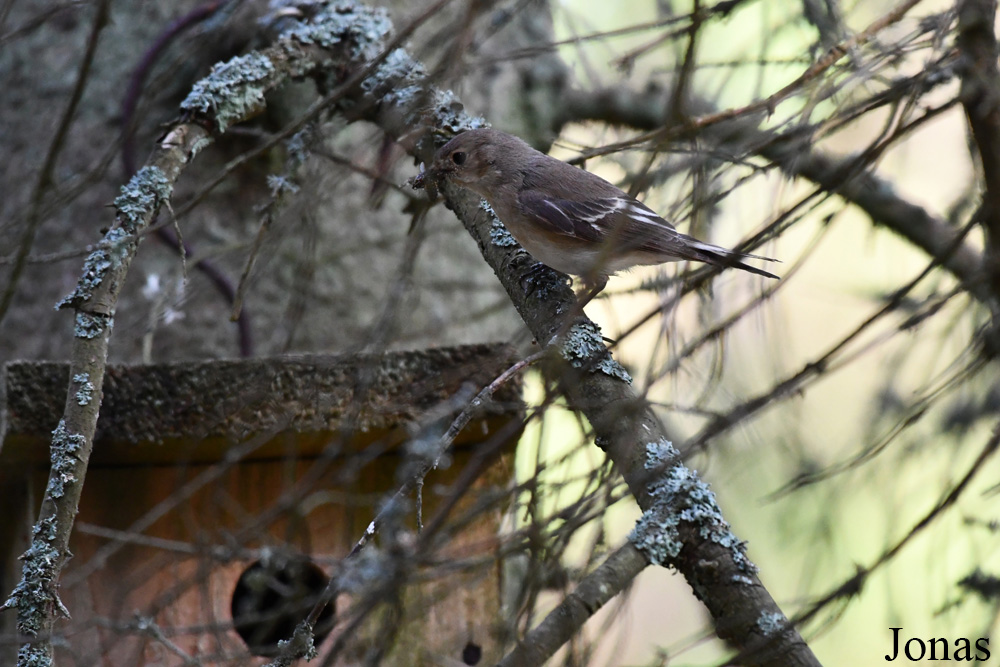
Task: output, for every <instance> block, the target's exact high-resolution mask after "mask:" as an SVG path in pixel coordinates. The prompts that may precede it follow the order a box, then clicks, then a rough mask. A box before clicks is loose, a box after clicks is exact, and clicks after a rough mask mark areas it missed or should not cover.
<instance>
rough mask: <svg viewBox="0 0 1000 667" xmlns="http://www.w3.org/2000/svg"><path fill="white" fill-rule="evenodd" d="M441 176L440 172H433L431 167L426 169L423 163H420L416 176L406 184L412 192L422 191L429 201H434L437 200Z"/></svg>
mask: <svg viewBox="0 0 1000 667" xmlns="http://www.w3.org/2000/svg"><path fill="white" fill-rule="evenodd" d="M442 176H443V175H442V174H441V173H440V171H438V170H435V169H434V168H433V167H432V168H431V169H426V168H425V165H424V163H423V162H421V163H420V171H419V172H418V173H417V175H416V176H414V177H413V178H411V179H410V180H409V181H407V183H408V184H409V186H410V187H411V188H413V189H414V190H423V191H424V192H426V193H427V196H428V197H429V198H430V199H432V200H434V199H437V198H438V192H439V191H440V189H441V187H440V183H441V179H442Z"/></svg>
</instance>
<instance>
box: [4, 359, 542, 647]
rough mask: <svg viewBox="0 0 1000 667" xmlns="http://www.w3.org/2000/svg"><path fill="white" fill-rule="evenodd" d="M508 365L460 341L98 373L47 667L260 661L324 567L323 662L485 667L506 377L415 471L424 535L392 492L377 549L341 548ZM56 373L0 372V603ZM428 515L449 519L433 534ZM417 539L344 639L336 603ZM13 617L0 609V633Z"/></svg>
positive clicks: (505, 449) (43, 446) (369, 583)
mask: <svg viewBox="0 0 1000 667" xmlns="http://www.w3.org/2000/svg"><path fill="white" fill-rule="evenodd" d="M513 354H514V353H513V351H512V350H511V349H510V348H508V347H505V346H493V345H477V346H464V347H458V348H447V349H436V350H426V351H420V352H409V353H388V354H384V355H379V356H365V355H361V356H346V357H315V356H309V357H296V358H281V359H264V360H252V361H210V362H199V363H182V364H164V365H151V366H134V367H111V368H109V370H108V374H107V378H106V380H105V385H104V399H103V402H102V406H101V417H100V421H99V423H98V432H97V436H96V440H95V446H94V450H93V454H92V457H91V461H90V469H89V471H88V473H87V479H86V481H85V484H84V488H83V497H82V500H81V504H80V511H79V515H78V517H77V522H76V524H75V528H74V535H73V539H72V541H71V550H72V552H73V554H74V556H73V558H72V560H71V561H70V563H69V565H68V566H67V569H66V570H65V571H64V573H63V577H62V580H61V589H60V594H61V597H62V599H63V601H64V602H65V603H66V606H67V607H68V608H69V610H70V612H71V614H72V619H71V620H68V621H66V622H63V623H60V624H59V625H58V627H59V629H60V630H61V631H64V633H65V634H64V638H65V641H62V640H60V642H59V643H58V644H57V646H60V648H58V649H57V660H58V661H59V663H60V664H62V665H74V664H79V665H83V664H87V665H94V664H103V665H114V666H115V667H119V666H124V665H151V664H162V665H174V664H178V665H179V664H184V656H193V657H196V658H197V660H198V661H199V664H206V665H229V664H233V665H235V664H240V665H247V664H262V663H264V662H266V661H267V658H266V657H257V656H255V655H252V654H259V655H260V656H266V655H267V653H268V651H269V648H268V647H273V641H274V638H275V637H278V636H282V635H286V634H288V633H290V631H291V629H292V628H293V627H294V622H295V621H294V619H301V618H303V617H304V616H305V615H306V613H308V609H309V608H311V607H312V604H313V602H314V601H315V597H316V595H317V594H318V592H319V591H320V590H322V588H323V587H325V586H326V583H327V581H328V579H329V577H330V576H331V575H339V576H340V577H341V581H342V582H343V587H344V588H346V589H347V590H346V592H345V593H343V594H341V595H339V596H338V597H337V599H336V601H335V608H336V612H337V613H336V614H333V613H332V610H331V609H329V608H328V610H327V612H326V615H325V616H324V617H322V618H321V623H320V625H321V626H322V627H318V628H317V630H318V631H325V632H329V633H330V635H331V636H330V637H329V638H328V639H327V640H326V641H325V642H324V643H323V644H322V645H321V646H320V649H321V650H320V653H321V655H322V654H323V653H325V652H329V651H330V650H331V648H332V647H333V646H334V645H335V644H339V643H342V644H343V646H342V647H340V648H341V650H340V652H339V654H338V655H339V657H338V660H337V662H336V664H353V663H357V662H360V661H363V660H364V659H365V656H366V655H372V654H373V653H372V652H373V651H374V652H378V651H384V652H385V657H384V659H383V660H382V663H381V664H389V665H394V664H398V665H419V664H479V663H481V664H487V662H488V661H495V660H496V659H498V658H499V657H500V654H499V651H500V648H501V647H499V646H497V644H496V641H495V639H494V637H493V632H494V629H495V625H496V621H497V618H498V613H499V591H500V584H501V582H500V566H499V558H497V557H496V551H497V548H498V539H497V538H498V532H499V530H500V522H501V518H502V515H503V513H504V512H505V510H506V509H507V503H506V500H505V498H506V495H505V494H504V492H503V491H504V490H505V489H506V488H508V487H509V484H510V481H511V479H512V477H513V472H512V464H511V459H510V456H509V454H510V453H511V452H512V451H513V448H512V445H513V443H515V442H516V440H517V437H518V436H519V435H520V429H521V423H522V420H523V416H524V408H523V404H522V402H521V397H520V385H519V383H518V382H516V381H515V382H513V383H509V384H506V385H505V386H503V387H501V389H500V390H499V391H498V392H497V393H496V394H495V395H494V398H493V400H492V401H491V402H490V403H489V405H486V406H484V408H483V409H482V410H480V411H479V412H477V414H476V417H475V418H474V419H473V420H472V422H470V423H469V424H468V426H467V427H466V428H464V429H463V430H462V431H461V433H460V434H459V436H458V437H457V439H456V440H455V443H454V446H453V447H452V448H451V449H450V450H449V453H448V454H447V456H446V459H445V461H444V465H443V466H442V467H441V468H440V469H439V470H435V471H433V472H431V474H430V475H428V477H427V479H426V486H425V487H424V488H423V491H422V493H421V494H420V499H421V501H422V507H421V508H420V509H421V512H422V516H423V518H424V521H425V522H427V526H428V529H433V530H435V531H436V532H434V533H433V534H428V533H427V531H426V530H425V532H424V533H421V534H419V535H418V533H417V532H416V525H415V517H416V506H415V501H416V497H415V494H414V493H410V494H408V495H407V497H406V501H407V502H402V503H399V505H398V508H397V512H396V513H395V514H393V513H390V514H392V516H393V519H392V521H390V522H389V524H388V526H389V527H388V528H386V529H385V530H384V531H383V532H382V533H380V535H379V536H378V537H376V539H375V542H374V548H370V549H366V550H365V551H363V552H362V554H363V555H362V556H359V557H357V558H353V559H351V560H350V561H349V562H348V561H345V557H346V556H347V554H348V553H349V552H350V551H351V549H352V547H353V546H354V545H355V544H356V543H357V541H358V539H359V538H360V537H361V536H362V535H363V534H364V532H365V529H366V527H367V526H368V524H369V522H370V521H371V520H372V518H373V517H374V516H375V514H376V513H377V511H378V510H379V508H380V507H382V506H383V505H384V503H385V501H386V500H387V499H388V498H389V497H390V496H391V495H392V493H393V492H394V491H395V490H396V489H398V488H399V487H400V484H401V481H402V480H403V479H405V478H407V477H408V476H411V475H412V472H413V470H414V469H415V468H416V466H418V465H419V464H420V460H421V459H420V455H421V453H422V452H426V451H427V444H428V443H433V442H435V441H436V440H437V439H438V438H439V437H440V436H441V435H442V434H443V432H444V431H445V430H446V429H447V428H448V426H449V425H450V424H451V422H452V420H453V418H454V417H455V415H456V414H457V413H458V412H459V411H460V410H461V408H462V407H464V406H465V404H466V403H467V402H468V399H469V398H471V397H472V396H473V395H474V394H475V392H477V391H478V390H479V389H481V388H482V387H484V386H485V385H487V384H489V383H490V382H491V381H492V380H493V379H494V378H496V377H497V376H498V375H499V374H500V373H502V372H503V371H504V370H506V369H507V368H508V367H509V366H510V365H511V364H512V363H513V362H514V361H515V359H514V356H513ZM67 374H68V367H67V366H66V365H64V364H58V363H34V362H24V363H13V364H8V366H7V367H6V369H5V377H4V383H3V384H4V392H5V393H4V396H3V409H4V415H3V428H4V431H3V439H2V445H0V505H2V507H3V511H2V512H0V576H2V582H0V584H2V586H0V596H2V595H6V593H8V592H10V590H11V589H12V588H13V586H14V585H15V584H16V583H17V581H18V580H19V579H20V577H21V571H20V566H19V563H18V562H17V556H18V555H19V554H20V553H22V552H23V551H24V550H25V549H26V548H27V547H28V543H29V538H30V530H31V526H32V524H33V522H34V520H35V518H36V517H37V511H38V504H39V502H40V500H41V494H42V493H43V492H44V489H45V485H46V478H47V474H48V445H49V441H50V439H51V435H50V434H51V431H52V430H53V429H54V428H55V427H56V425H57V423H58V420H59V418H60V415H61V413H62V404H63V402H64V400H65V392H66V387H67V385H68V376H67ZM462 399H464V400H462ZM487 454H489V455H487ZM470 481H471V483H470ZM463 490H464V492H463ZM438 512H447V516H448V517H449V519H450V520H449V521H448V522H446V523H442V524H435V523H433V522H434V521H435V517H436V516H437V513H438ZM441 526H449V527H448V528H446V529H441ZM453 526H458V527H457V528H455V527H453ZM418 543H419V544H426V545H428V546H430V547H432V548H431V549H428V550H426V552H418V551H412V553H414V554H416V553H426V554H428V558H427V562H412V563H409V564H408V569H407V571H406V572H405V573H402V574H403V575H405V576H406V577H407V581H408V582H409V584H408V585H407V586H405V587H404V589H403V591H404V593H403V595H402V596H401V597H399V596H395V597H394V598H393V599H379V600H378V604H379V611H377V612H376V613H375V614H374V615H373V617H372V618H370V619H369V622H367V623H366V624H364V625H363V626H361V628H360V629H359V628H355V627H354V626H353V624H352V618H353V617H354V613H355V612H356V611H357V610H356V609H354V610H353V611H352V609H353V607H352V605H353V606H354V607H357V606H358V603H359V601H360V600H363V599H366V598H365V595H366V593H367V592H369V591H370V590H372V589H376V590H377V589H378V587H379V586H380V585H381V584H383V583H384V581H382V580H381V579H382V578H383V577H387V576H390V575H391V574H392V572H391V571H390V570H389V569H382V568H383V567H384V566H385V565H386V564H387V563H389V562H393V561H392V559H391V558H390V556H389V555H387V554H392V553H399V552H401V551H402V552H406V553H411V552H409V551H407V549H410V550H413V549H414V545H415V544H418ZM417 560H419V558H417ZM396 562H397V563H398V559H397V560H396ZM395 574H397V575H399V574H400V573H399V572H396V573H395ZM13 616H14V614H13V613H12V612H6V613H4V614H2V615H0V631H2V633H3V635H4V636H6V637H8V638H10V637H12V636H13V635H14V634H16V633H15V631H14V618H13ZM234 617H235V618H236V621H235V622H234ZM15 653H16V643H10V642H2V643H0V664H13V656H14V655H15Z"/></svg>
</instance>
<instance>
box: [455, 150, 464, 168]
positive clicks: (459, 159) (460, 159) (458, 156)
mask: <svg viewBox="0 0 1000 667" xmlns="http://www.w3.org/2000/svg"><path fill="white" fill-rule="evenodd" d="M465 158H466V155H465V153H463V152H462V151H455V152H454V153H452V154H451V161H452V162H454V163H455V164H459V165H461V164H465Z"/></svg>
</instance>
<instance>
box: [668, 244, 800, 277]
mask: <svg viewBox="0 0 1000 667" xmlns="http://www.w3.org/2000/svg"><path fill="white" fill-rule="evenodd" d="M688 239H689V240H688V244H687V245H688V247H689V248H690V249H691V250H693V251H694V254H695V256H694V257H691V259H697V260H699V261H702V262H705V263H706V264H713V265H715V266H731V267H733V268H737V269H743V270H744V271H749V272H750V273H756V274H757V275H758V276H764V277H765V278H774V279H775V280H778V276H776V275H774V274H773V273H770V272H768V271H765V270H763V269H758V268H757V267H756V266H750V265H749V264H744V263H743V262H742V261H740V260H743V259H760V260H763V261H765V262H780V261H781V260H780V259H774V258H772V257H764V256H762V255H751V254H750V253H745V252H735V251H733V250H726V249H725V248H723V247H721V246H717V245H712V244H711V243H705V242H703V241H699V240H697V239H695V238H691V237H688Z"/></svg>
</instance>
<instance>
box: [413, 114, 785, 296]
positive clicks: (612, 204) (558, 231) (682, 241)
mask: <svg viewBox="0 0 1000 667" xmlns="http://www.w3.org/2000/svg"><path fill="white" fill-rule="evenodd" d="M428 179H432V180H433V181H435V182H437V181H440V180H442V179H444V180H449V181H451V182H452V183H455V184H457V185H460V186H462V187H465V188H468V189H469V190H472V191H473V192H475V193H476V194H478V195H479V196H481V197H482V198H483V199H485V200H486V201H487V202H488V203H489V205H490V206H491V207H492V208H493V211H494V212H495V213H496V214H497V217H499V218H500V221H501V222H503V224H504V226H506V227H507V230H508V231H510V233H511V234H512V235H513V236H514V238H515V239H517V241H518V243H520V244H521V246H523V247H524V249H525V250H527V251H528V252H529V253H531V255H532V256H533V257H534V258H535V259H537V260H539V261H540V262H542V263H544V264H547V265H548V266H549V267H551V268H553V269H555V270H556V271H560V272H562V273H569V274H572V275H575V276H580V277H581V278H583V279H584V281H585V282H586V283H587V284H588V285H589V286H590V287H592V288H593V289H592V292H591V296H593V295H595V294H597V293H598V292H600V291H601V289H603V288H604V286H605V285H606V284H607V281H608V276H611V275H613V274H615V273H618V272H619V271H624V270H626V269H630V268H632V267H634V266H639V265H647V264H661V263H663V262H675V261H678V260H682V259H687V260H695V261H699V262H707V263H709V264H715V265H718V266H734V267H736V268H738V269H743V270H744V271H749V272H750V273H756V274H757V275H760V276H765V277H767V278H777V276H776V275H774V274H773V273H768V272H767V271H764V270H762V269H758V268H755V267H753V266H748V265H747V264H744V263H743V262H742V261H741V260H743V259H746V258H752V259H761V260H766V261H770V262H773V261H777V260H773V259H770V258H768V257H760V256H758V255H748V254H744V253H738V252H734V251H732V250H726V249H725V248H721V247H719V246H716V245H712V244H710V243H704V242H703V241H699V240H698V239H696V238H694V237H692V236H688V235H687V234H682V233H680V232H678V231H677V230H676V229H675V228H674V226H673V225H671V224H670V223H669V222H667V221H666V220H664V219H663V218H661V217H660V216H659V215H657V214H656V213H655V212H654V211H653V210H652V209H650V208H649V207H647V206H646V205H645V204H643V203H642V202H640V201H638V200H637V199H635V198H634V197H631V196H629V195H628V194H626V193H625V192H623V191H622V190H620V189H619V188H617V187H615V186H614V185H612V184H611V183H609V182H607V181H606V180H604V179H603V178H601V177H600V176H596V175H594V174H591V173H590V172H588V171H584V170H583V169H578V168H577V167H574V166H572V165H569V164H566V163H565V162H563V161H561V160H557V159H556V158H553V157H550V156H548V155H546V154H544V153H541V152H539V151H536V150H535V149H534V148H532V147H531V146H529V145H528V144H527V143H525V142H524V141H522V140H521V139H519V138H518V137H515V136H513V135H510V134H506V133H504V132H500V131H498V130H491V129H482V130H469V131H468V132H463V133H462V134H460V135H458V136H456V137H455V138H453V139H452V140H451V141H449V142H448V143H447V144H445V145H444V146H442V147H441V148H440V149H439V150H438V152H437V154H436V155H435V156H434V163H433V165H431V168H430V169H429V171H428V172H427V173H426V175H425V176H424V178H423V179H421V180H422V181H426V180H428Z"/></svg>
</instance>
